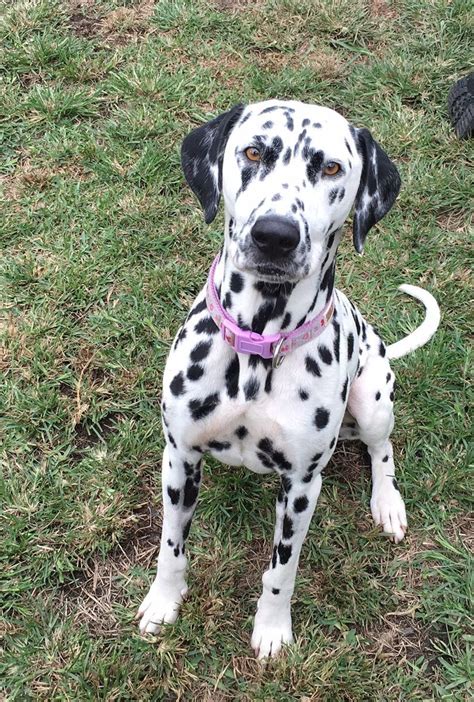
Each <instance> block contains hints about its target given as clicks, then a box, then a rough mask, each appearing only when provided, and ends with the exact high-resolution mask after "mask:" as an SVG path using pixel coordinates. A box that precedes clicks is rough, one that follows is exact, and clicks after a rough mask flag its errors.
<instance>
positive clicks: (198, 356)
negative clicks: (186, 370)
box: [190, 340, 212, 363]
mask: <svg viewBox="0 0 474 702" xmlns="http://www.w3.org/2000/svg"><path fill="white" fill-rule="evenodd" d="M211 346H212V341H211V340H209V341H200V342H199V344H197V346H195V347H194V348H193V350H192V351H191V355H190V358H191V361H193V362H194V363H197V362H198V361H202V360H203V359H204V358H206V356H207V355H208V353H209V351H210V350H211Z"/></svg>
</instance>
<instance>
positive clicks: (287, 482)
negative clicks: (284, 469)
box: [281, 475, 291, 494]
mask: <svg viewBox="0 0 474 702" xmlns="http://www.w3.org/2000/svg"><path fill="white" fill-rule="evenodd" d="M281 484H282V486H283V490H284V492H286V494H288V493H289V492H290V490H291V480H290V479H289V478H288V477H287V476H286V475H284V476H283V477H282V479H281Z"/></svg>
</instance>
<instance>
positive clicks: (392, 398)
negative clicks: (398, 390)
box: [390, 391, 395, 402]
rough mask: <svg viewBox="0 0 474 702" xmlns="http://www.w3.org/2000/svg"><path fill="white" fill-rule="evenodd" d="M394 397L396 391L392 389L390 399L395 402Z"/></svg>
mask: <svg viewBox="0 0 474 702" xmlns="http://www.w3.org/2000/svg"><path fill="white" fill-rule="evenodd" d="M394 399H395V393H394V392H393V391H392V392H391V393H390V400H391V401H392V402H393V401H394Z"/></svg>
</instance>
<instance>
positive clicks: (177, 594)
mask: <svg viewBox="0 0 474 702" xmlns="http://www.w3.org/2000/svg"><path fill="white" fill-rule="evenodd" d="M187 591H188V588H187V587H186V584H185V583H184V584H183V582H178V583H176V584H173V585H170V584H165V583H162V582H160V581H159V579H158V578H156V580H155V581H154V583H153V585H152V586H151V588H150V590H149V591H148V595H147V596H146V597H145V599H144V600H143V602H142V603H141V605H140V607H139V608H138V613H137V618H138V619H140V624H139V627H140V633H142V634H157V633H158V632H159V630H160V627H161V625H162V624H173V623H174V622H175V621H176V619H177V617H178V612H179V606H180V604H181V602H182V601H183V598H184V597H185V596H186V593H187Z"/></svg>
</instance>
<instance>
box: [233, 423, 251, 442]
mask: <svg viewBox="0 0 474 702" xmlns="http://www.w3.org/2000/svg"><path fill="white" fill-rule="evenodd" d="M248 433H249V430H248V429H247V427H244V426H241V427H237V429H236V430H235V435H236V436H237V437H238V438H239V439H245V437H246V436H247V434H248Z"/></svg>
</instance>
